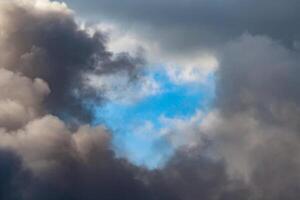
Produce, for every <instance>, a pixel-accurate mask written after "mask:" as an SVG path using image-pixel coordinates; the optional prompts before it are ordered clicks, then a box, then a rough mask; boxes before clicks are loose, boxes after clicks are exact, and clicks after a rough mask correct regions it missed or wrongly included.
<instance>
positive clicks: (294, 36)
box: [67, 0, 299, 53]
mask: <svg viewBox="0 0 300 200" xmlns="http://www.w3.org/2000/svg"><path fill="white" fill-rule="evenodd" d="M67 2H68V3H69V4H70V5H72V6H74V7H75V8H76V9H77V10H80V11H81V13H83V14H84V15H85V16H87V17H90V18H93V19H96V18H97V17H98V18H99V17H102V18H104V19H108V20H110V21H114V22H117V23H119V24H121V25H122V26H124V27H130V28H132V29H135V30H136V31H137V32H140V33H142V34H143V35H146V36H147V37H148V38H152V39H153V38H155V39H156V40H158V41H159V42H161V43H163V45H162V46H163V48H166V49H168V50H169V51H173V52H181V53H186V52H187V51H188V50H195V49H199V46H201V47H204V48H211V47H213V46H215V47H218V46H220V44H224V42H225V43H226V42H228V41H230V40H232V39H233V38H238V37H239V36H240V35H242V34H244V33H245V32H249V33H250V34H252V35H267V36H268V37H270V38H272V39H275V40H279V41H281V42H283V43H285V44H287V45H290V46H292V45H293V43H294V41H297V40H299V28H298V26H297V24H298V22H297V19H298V18H299V14H298V12H297V10H298V9H299V3H298V1H297V0H291V1H289V2H286V1H285V0H278V1H276V2H274V1H272V0H263V1H260V0H255V1H253V0H243V1H239V0H229V1H226V2H225V1H219V0H200V1H199V0H188V1H177V2H174V1H171V0H164V1H163V2H161V1H158V0H154V1H151V2H145V1H143V2H140V1H136V0H126V1H122V2H113V1H109V0H97V1H96V0H92V1H90V2H89V4H85V3H82V2H81V1H79V0H67Z"/></svg>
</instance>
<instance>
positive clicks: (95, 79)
mask: <svg viewBox="0 0 300 200" xmlns="http://www.w3.org/2000/svg"><path fill="white" fill-rule="evenodd" d="M85 82H86V85H87V86H89V87H92V88H93V89H95V90H96V91H99V92H101V93H102V94H103V96H104V97H105V98H107V99H109V100H110V101H114V102H118V103H122V104H131V103H135V102H137V101H139V100H141V99H143V98H145V97H148V96H152V95H156V94H158V93H160V92H161V88H160V85H159V84H158V83H157V82H156V81H155V80H154V79H153V78H152V77H148V76H142V77H140V78H139V79H138V80H130V78H129V76H128V75H127V73H124V72H123V73H117V74H113V75H95V74H86V75H85Z"/></svg>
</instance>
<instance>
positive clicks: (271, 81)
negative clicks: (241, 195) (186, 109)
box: [207, 34, 300, 200]
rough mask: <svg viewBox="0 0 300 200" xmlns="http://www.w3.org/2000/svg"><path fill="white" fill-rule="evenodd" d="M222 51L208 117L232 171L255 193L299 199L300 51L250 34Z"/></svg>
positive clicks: (257, 196)
mask: <svg viewBox="0 0 300 200" xmlns="http://www.w3.org/2000/svg"><path fill="white" fill-rule="evenodd" d="M220 51H221V52H222V53H221V54H222V56H220V69H219V71H218V74H217V77H218V79H217V93H216V110H217V111H215V112H216V113H212V114H211V115H210V116H209V117H208V118H207V120H208V121H207V123H208V126H211V127H210V128H211V130H209V132H210V134H215V138H214V140H215V142H216V143H217V145H216V147H217V149H218V152H219V153H218V154H219V155H221V157H223V158H224V161H225V163H226V165H225V166H226V168H227V172H228V174H229V175H230V176H231V177H240V178H242V179H244V180H245V182H246V183H247V185H248V188H249V189H250V191H251V196H252V198H253V199H267V200H280V199H289V200H296V199H299V183H300V177H299V176H298V175H297V174H299V173H300V157H299V155H298V153H296V152H299V150H300V145H299V144H300V134H299V133H300V129H299V128H300V127H299V109H300V95H299V94H300V93H299V91H300V90H299V78H298V76H297V74H299V66H300V60H299V57H300V56H299V52H298V51H294V50H291V49H289V48H287V47H285V46H283V45H281V43H280V42H278V41H274V40H272V39H271V38H269V37H266V36H252V35H249V34H246V35H243V36H241V37H240V38H238V39H236V40H234V41H232V42H230V43H228V44H227V45H225V46H224V47H223V49H222V50H220Z"/></svg>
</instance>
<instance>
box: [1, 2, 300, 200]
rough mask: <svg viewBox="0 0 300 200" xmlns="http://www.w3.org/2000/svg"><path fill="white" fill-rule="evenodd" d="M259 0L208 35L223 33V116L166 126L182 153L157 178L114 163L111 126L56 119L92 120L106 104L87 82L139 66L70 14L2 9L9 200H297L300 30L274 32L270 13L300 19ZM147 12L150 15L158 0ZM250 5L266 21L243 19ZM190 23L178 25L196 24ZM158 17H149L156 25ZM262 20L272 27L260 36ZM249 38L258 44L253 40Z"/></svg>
mask: <svg viewBox="0 0 300 200" xmlns="http://www.w3.org/2000/svg"><path fill="white" fill-rule="evenodd" d="M199 2H200V4H199V6H197V5H198V4H196V6H195V8H197V9H200V7H201V10H203V11H205V12H199V13H200V14H199V16H200V17H199V16H198V15H196V17H197V19H200V18H201V17H208V16H211V13H214V11H219V9H220V8H219V4H221V3H220V2H219V3H218V6H217V4H216V1H206V0H203V1H199ZM209 2H212V3H209ZM255 2H256V1H251V2H250V1H248V0H245V1H244V2H243V3H244V4H243V5H241V3H237V1H235V0H232V1H230V2H227V3H228V4H227V3H226V4H225V3H222V5H223V4H224V8H222V12H220V14H219V15H216V16H212V17H213V18H210V20H207V21H208V22H207V23H208V24H203V26H201V27H202V28H203V27H204V28H205V27H207V28H208V29H207V31H208V33H210V32H214V33H215V34H217V35H218V33H219V30H222V31H223V33H222V34H223V35H220V36H219V35H218V36H216V37H217V39H215V38H214V37H215V36H214V35H212V38H213V39H212V40H214V42H218V41H219V39H222V42H220V43H223V45H220V48H219V49H218V50H216V56H217V58H218V65H219V69H218V71H217V74H216V77H217V78H216V79H217V82H216V100H215V105H214V106H215V107H214V109H213V110H212V111H209V112H208V113H207V114H205V113H204V114H203V116H202V115H201V116H200V115H199V113H198V114H197V115H196V116H195V117H192V118H191V120H190V121H189V120H181V119H177V120H174V119H173V120H171V119H165V122H166V123H168V124H172V125H171V127H170V128H168V130H166V132H167V137H169V138H170V140H171V141H173V142H174V145H175V146H179V147H178V149H176V153H175V155H174V156H173V157H172V159H171V160H170V161H169V162H168V163H167V164H166V166H165V167H164V168H163V169H159V170H153V171H149V170H147V169H144V168H140V167H136V166H134V165H132V164H131V163H130V162H128V161H127V160H126V159H121V158H117V157H116V156H115V154H114V151H113V149H112V147H111V134H110V133H109V130H107V129H106V128H105V127H104V126H97V127H91V126H90V125H82V124H81V123H80V124H78V126H76V127H73V126H71V128H70V124H69V123H68V120H65V121H66V122H65V121H63V120H62V119H60V118H58V117H57V116H56V115H60V114H66V115H67V116H68V117H69V116H71V117H74V118H75V119H77V120H79V121H89V118H90V117H91V116H90V115H89V114H90V113H89V110H86V107H84V105H83V102H84V101H86V100H87V101H88V100H90V99H93V100H98V99H99V98H100V99H101V97H102V96H101V95H102V93H101V91H100V92H99V91H96V90H95V87H92V88H91V87H89V86H88V85H87V84H85V81H86V80H84V76H85V75H87V74H95V75H96V76H99V77H101V76H105V75H107V77H108V79H109V77H111V76H112V75H115V74H116V75H117V76H116V77H118V75H120V73H121V74H122V73H125V75H124V76H129V78H128V79H130V78H132V79H135V78H136V77H137V76H136V73H137V72H136V70H137V69H138V65H139V64H141V59H140V58H135V57H132V56H129V53H123V54H117V55H114V54H112V53H111V52H109V51H108V50H107V47H106V42H105V41H106V36H105V34H103V33H101V32H95V33H94V34H90V33H89V32H88V31H87V30H85V29H80V27H79V26H78V24H77V23H76V21H75V19H74V16H73V12H72V11H71V10H70V9H69V8H68V7H67V6H66V5H65V4H62V3H58V2H51V1H48V0H13V1H4V2H1V3H0V30H1V31H0V52H1V53H0V91H1V94H0V199H4V200H37V199H45V200H48V199H49V200H60V199H63V200H77V199H78V200H79V199H86V200H93V199H113V200H119V199H120V200H121V199H122V200H124V199H125V200H126V199H143V200H168V199H170V200H177V199H178V200H196V199H199V198H202V199H206V200H229V199H230V200H232V199H239V200H250V199H251V200H282V199H287V200H298V199H299V198H300V193H299V190H300V188H299V187H300V177H299V174H300V157H299V151H300V145H299V144H300V138H299V130H300V129H299V123H298V122H299V106H300V104H299V103H300V99H299V98H300V96H299V89H298V85H299V84H298V82H299V78H298V74H299V73H298V70H299V69H298V68H299V63H300V61H299V57H300V56H299V51H298V50H297V49H296V48H293V47H291V45H289V44H291V43H292V44H294V42H296V41H297V40H298V38H297V35H294V34H295V33H298V32H297V31H298V29H297V28H291V27H290V26H288V25H284V26H283V27H284V28H286V30H287V31H286V32H285V33H283V32H282V31H281V30H280V31H274V29H272V27H277V25H278V24H277V22H278V21H276V22H275V23H271V21H268V20H269V18H268V16H269V17H270V16H273V14H272V13H271V12H269V11H271V10H278V11H280V12H279V13H280V14H278V15H274V19H275V20H276V19H277V20H279V19H282V21H284V22H285V21H289V19H295V15H297V12H289V13H291V14H290V15H288V14H287V13H285V12H283V11H284V10H286V9H291V10H292V11H293V9H295V8H297V5H296V6H294V5H295V4H296V2H295V1H290V3H286V4H285V3H283V1H278V2H277V3H274V4H272V3H270V1H260V2H256V4H255ZM168 3H169V2H168V1H166V2H162V4H161V6H162V7H161V9H165V8H167V7H168V6H171V8H173V7H174V6H178V5H180V6H182V8H183V9H192V7H190V6H185V5H181V4H179V3H174V5H173V4H172V5H169V4H168ZM191 3H195V2H193V1H191ZM148 4H149V6H150V10H151V9H153V7H151V6H152V5H155V4H157V1H153V2H148ZM107 5H108V6H109V5H110V3H109V2H107ZM127 5H131V4H130V2H128V4H127ZM135 5H139V3H136V4H135ZM200 5H201V6H200ZM266 5H270V7H268V6H267V8H268V9H267V10H266V11H264V13H265V14H266V15H264V16H262V15H261V14H262V11H260V9H263V8H266ZM260 6H261V7H260ZM279 6H283V7H280V8H279ZM244 7H245V8H249V9H250V11H249V12H254V11H257V16H253V17H254V18H248V15H247V17H246V16H244V15H245V14H244V13H245V12H244V11H245V10H244V9H245V8H244ZM237 8H241V9H237ZM251 9H253V10H251ZM175 10H176V9H175ZM201 10H200V11H201ZM228 10H229V11H232V12H229V11H228ZM124 11H126V7H125V8H124ZM140 11H142V10H140ZM225 11H226V12H225ZM187 13H188V12H187ZM229 13H232V14H231V15H229ZM246 13H247V12H246ZM121 14H122V13H121ZM136 14H139V12H137V13H136ZM170 14H171V16H172V15H174V14H175V12H174V13H173V12H172V9H171V11H170ZM129 16H130V15H129ZM175 16H176V15H175ZM191 16H193V15H191ZM191 16H190V15H187V16H186V18H182V19H181V18H180V20H179V21H178V23H181V20H182V21H183V22H186V21H185V19H189V20H190V21H191V23H192V22H193V20H191V19H190V17H191ZM251 16H252V15H251ZM149 17H151V16H149ZM159 17H160V16H159V15H158V16H152V18H153V23H154V24H156V23H157V22H156V20H157V19H159ZM198 17H199V18H198ZM214 17H216V18H214ZM223 17H225V19H228V20H229V19H233V18H234V19H236V18H237V19H236V20H238V21H236V20H235V21H233V22H234V23H233V24H234V25H240V26H237V27H236V28H234V27H233V26H231V24H230V23H229V24H226V23H225V24H220V23H219V22H220V19H221V18H223ZM152 18H151V19H152ZM172 19H173V18H172ZM175 19H176V18H175ZM257 19H265V22H269V23H271V25H270V26H267V27H260V25H261V22H258V20H257ZM249 20H250V21H249ZM251 20H253V24H252V25H251V23H250V22H252V21H251ZM229 21H230V20H229ZM229 21H227V22H229ZM200 22H205V20H203V21H201V20H200ZM254 22H255V23H254ZM292 22H293V21H292ZM164 23H165V22H164V20H162V21H161V24H164ZM249 23H250V24H249ZM278 23H279V22H278ZM279 25H280V23H279ZM282 25H283V24H282ZM259 27H260V28H259ZM295 27H296V26H295ZM171 28H172V27H171ZM246 29H249V30H248V31H249V33H250V34H249V33H248V34H244V32H245V30H246ZM226 30H228V32H227V33H224V32H226ZM257 34H263V35H265V36H258V35H257ZM208 35H210V34H208ZM236 35H239V36H237V37H235V36H236ZM200 36H201V35H200ZM204 36H206V34H204ZM200 38H201V37H200ZM224 38H226V39H224ZM232 38H234V39H232ZM202 39H203V38H202ZM208 39H209V38H208ZM223 39H224V40H223ZM231 39H232V40H231ZM275 39H276V40H275ZM209 42H210V40H208V43H209ZM187 43H188V42H187ZM210 45H211V44H210ZM107 77H106V78H107ZM104 80H105V79H104ZM125 80H126V81H125V82H128V81H127V79H125ZM107 81H108V82H110V83H111V82H112V81H111V80H107ZM122 86H123V85H122ZM109 90H110V89H109ZM117 92H118V91H117ZM172 132H173V133H175V135H174V134H173V135H172ZM185 132H187V134H186V135H188V136H189V137H185V136H186V135H184V134H182V133H185ZM182 138H184V140H183V139H182Z"/></svg>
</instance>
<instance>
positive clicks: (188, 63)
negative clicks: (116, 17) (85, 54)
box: [94, 23, 219, 84]
mask: <svg viewBox="0 0 300 200" xmlns="http://www.w3.org/2000/svg"><path fill="white" fill-rule="evenodd" d="M94 29H96V30H100V31H102V32H104V33H107V34H108V35H109V36H110V38H109V41H108V49H109V50H110V51H112V52H114V53H121V52H129V53H130V54H131V55H132V56H135V55H139V54H143V55H144V56H145V58H146V60H147V61H148V62H149V65H150V66H151V67H154V66H164V67H165V68H164V70H166V72H167V75H168V76H169V77H170V80H171V81H173V82H174V83H176V84H185V83H199V82H204V81H205V80H206V79H207V77H208V76H209V75H210V74H211V73H213V72H215V71H216V70H217V68H218V66H219V62H218V59H217V58H216V56H215V55H213V54H212V53H210V52H203V51H201V52H197V51H195V52H190V53H187V54H184V55H182V54H179V53H171V52H167V51H165V50H164V49H163V47H162V46H161V44H159V43H158V42H157V41H155V40H151V39H148V38H146V37H143V36H141V35H138V34H137V33H135V32H134V30H133V31H131V30H130V28H128V29H124V28H121V27H118V26H117V25H115V24H111V23H100V24H98V25H97V26H95V27H94Z"/></svg>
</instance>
